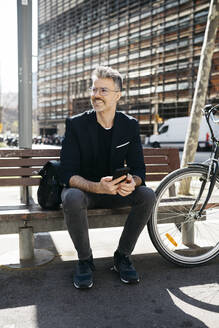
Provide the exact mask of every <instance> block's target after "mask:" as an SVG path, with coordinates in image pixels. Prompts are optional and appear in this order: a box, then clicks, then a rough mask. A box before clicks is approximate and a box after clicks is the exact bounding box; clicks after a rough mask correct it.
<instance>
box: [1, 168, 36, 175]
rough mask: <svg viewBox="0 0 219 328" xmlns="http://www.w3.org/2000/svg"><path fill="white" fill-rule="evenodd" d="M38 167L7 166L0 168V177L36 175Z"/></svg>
mask: <svg viewBox="0 0 219 328" xmlns="http://www.w3.org/2000/svg"><path fill="white" fill-rule="evenodd" d="M38 171H39V167H27V168H24V167H23V168H13V169H11V168H8V169H1V168H0V177H7V176H32V175H38Z"/></svg>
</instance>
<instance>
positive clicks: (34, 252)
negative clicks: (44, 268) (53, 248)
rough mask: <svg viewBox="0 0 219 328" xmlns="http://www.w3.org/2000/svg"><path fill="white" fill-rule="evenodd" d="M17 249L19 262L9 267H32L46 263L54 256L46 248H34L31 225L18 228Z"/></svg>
mask: <svg viewBox="0 0 219 328" xmlns="http://www.w3.org/2000/svg"><path fill="white" fill-rule="evenodd" d="M19 251H20V252H19V256H20V261H19V262H20V263H19V264H17V265H13V266H11V267H14V268H34V267H37V266H40V265H43V264H46V263H48V262H50V261H52V260H53V258H54V254H53V253H52V252H50V251H48V250H47V249H35V248H34V233H33V227H31V226H24V227H20V228H19Z"/></svg>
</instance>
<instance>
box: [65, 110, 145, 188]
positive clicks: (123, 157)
mask: <svg viewBox="0 0 219 328" xmlns="http://www.w3.org/2000/svg"><path fill="white" fill-rule="evenodd" d="M97 154H98V131H97V125H96V113H95V111H94V110H90V111H86V112H84V113H82V114H79V115H76V116H74V117H72V118H67V119H66V132H65V137H64V139H63V142H62V149H61V181H62V183H63V184H64V185H66V186H68V182H69V179H70V178H71V176H73V175H80V176H82V177H84V178H85V179H88V180H91V181H97V180H96V179H95V177H96V175H97V172H96V157H97ZM125 163H126V164H127V166H129V167H130V173H131V174H132V175H137V176H139V177H140V178H141V179H142V184H145V164H144V157H143V152H142V146H141V140H140V135H139V125H138V122H137V120H136V119H135V118H133V117H131V116H128V115H126V114H123V113H121V112H118V111H116V114H115V119H114V128H113V135H112V145H111V154H110V174H111V175H113V172H114V171H115V169H117V168H121V167H123V166H124V164H125Z"/></svg>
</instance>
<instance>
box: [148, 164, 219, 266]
mask: <svg viewBox="0 0 219 328" xmlns="http://www.w3.org/2000/svg"><path fill="white" fill-rule="evenodd" d="M206 177H207V168H204V167H203V168H202V167H198V166H197V167H188V168H184V169H179V170H176V171H174V172H172V173H171V174H169V175H168V176H167V177H166V178H165V179H164V180H163V181H162V182H161V184H160V185H159V187H158V188H157V190H156V195H157V202H156V204H155V208H154V211H153V213H152V217H151V220H150V221H149V223H148V231H149V235H150V237H151V240H152V242H153V244H154V246H155V247H156V249H157V250H158V252H159V253H160V254H161V255H162V256H164V257H165V258H166V259H167V260H169V261H171V262H173V263H175V264H178V265H181V266H194V265H198V264H202V263H206V262H208V261H210V260H211V259H213V258H214V257H215V256H216V255H217V254H218V253H219V179H217V182H216V184H215V187H214V190H213V193H212V195H211V198H210V199H209V201H208V204H207V206H206V208H205V210H204V211H203V213H202V215H201V216H200V217H198V211H199V209H200V208H201V205H202V204H203V202H204V199H205V197H206V195H207V192H208V188H209V184H210V183H209V182H208V181H207V180H206ZM204 182H206V183H204ZM201 186H202V188H203V193H202V196H201V197H200V199H199V201H198V202H197V204H196V207H195V208H193V207H194V202H195V200H196V199H197V197H198V194H199V191H200V188H201Z"/></svg>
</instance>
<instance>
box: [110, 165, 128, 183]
mask: <svg viewBox="0 0 219 328" xmlns="http://www.w3.org/2000/svg"><path fill="white" fill-rule="evenodd" d="M129 171H130V168H129V167H122V168H120V169H116V170H115V172H114V174H113V180H114V179H117V178H120V177H121V176H123V175H126V176H127V174H128V173H129ZM125 179H126V177H125V178H124V179H123V180H122V181H124V180H125ZM122 181H120V182H122ZM120 182H119V183H120Z"/></svg>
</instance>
